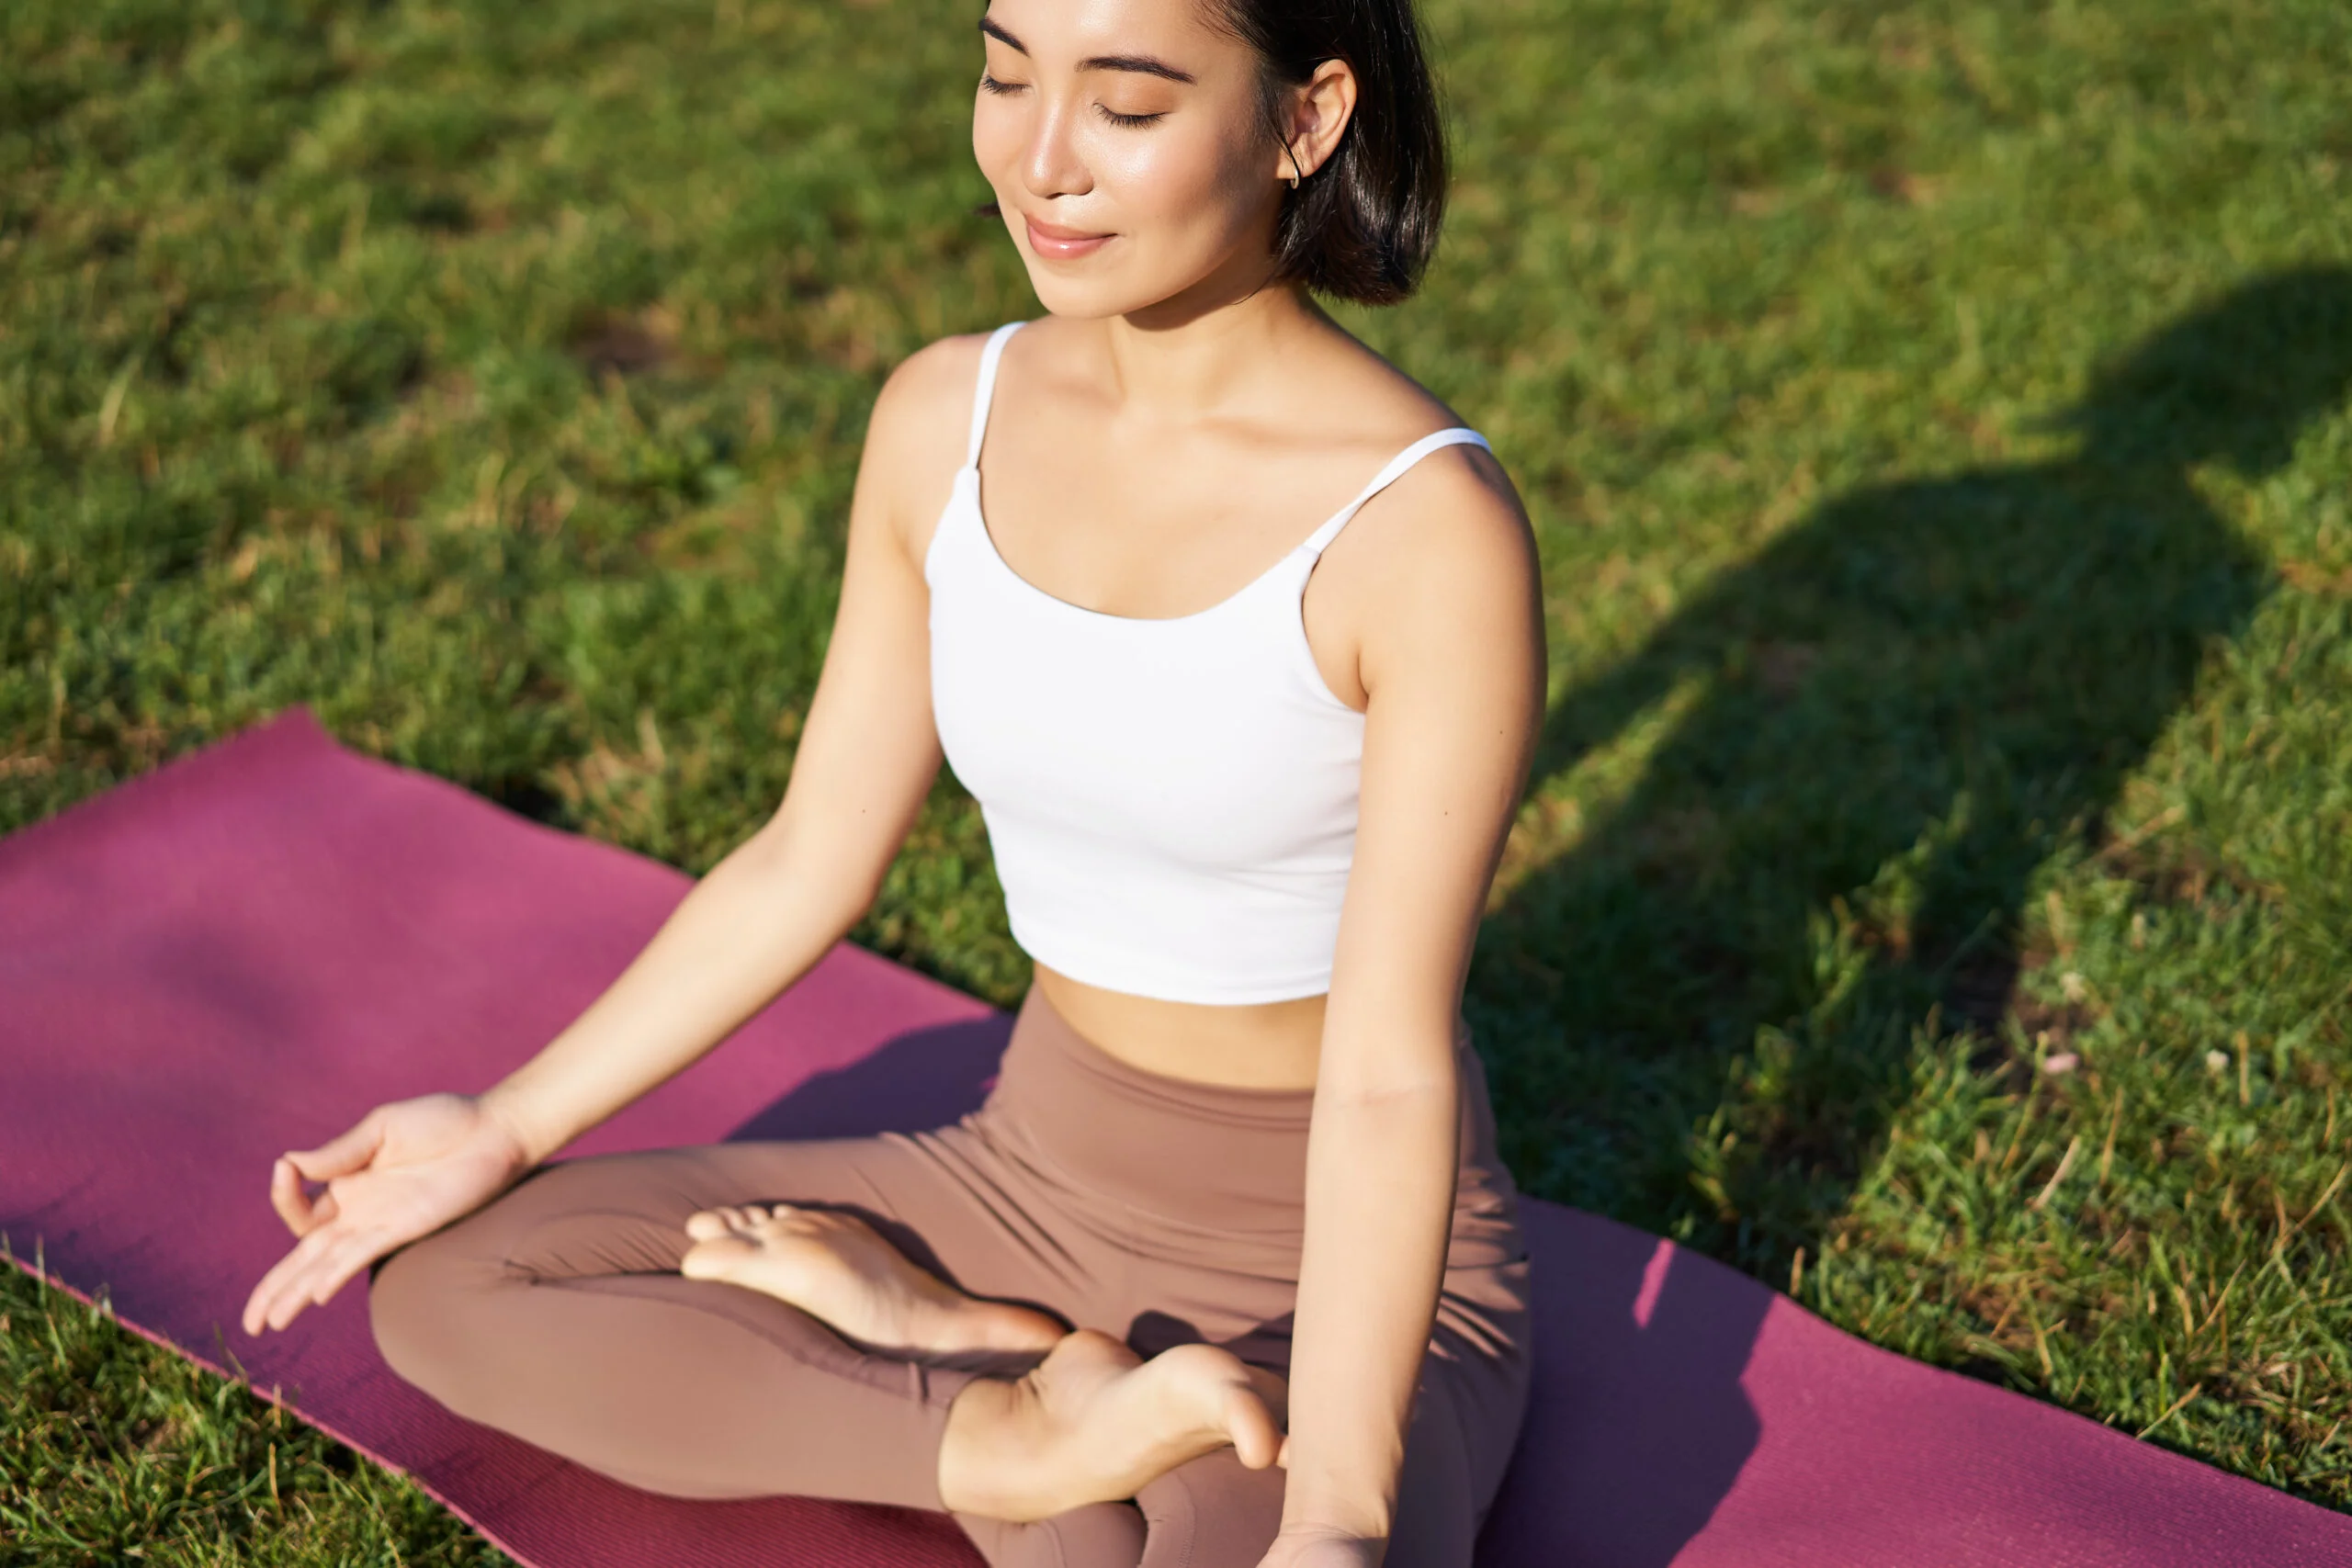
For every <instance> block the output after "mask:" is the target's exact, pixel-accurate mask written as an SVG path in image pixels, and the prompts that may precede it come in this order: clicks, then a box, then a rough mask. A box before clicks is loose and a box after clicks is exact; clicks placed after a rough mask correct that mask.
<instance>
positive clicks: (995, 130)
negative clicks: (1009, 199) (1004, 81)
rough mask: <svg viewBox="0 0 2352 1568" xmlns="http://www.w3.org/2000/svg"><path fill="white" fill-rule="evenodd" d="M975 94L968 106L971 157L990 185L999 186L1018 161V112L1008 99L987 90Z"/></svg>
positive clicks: (1008, 176)
mask: <svg viewBox="0 0 2352 1568" xmlns="http://www.w3.org/2000/svg"><path fill="white" fill-rule="evenodd" d="M977 97H978V101H977V102H976V103H974V104H973V106H972V160H973V162H975V163H977V164H979V166H980V173H982V174H983V175H987V176H988V179H989V184H990V185H992V186H999V187H1001V186H1004V185H1005V184H1006V183H1007V182H1008V181H1009V180H1010V179H1011V178H1012V175H1013V174H1014V172H1015V169H1016V166H1017V165H1018V164H1019V162H1020V158H1021V142H1022V138H1023V119H1022V116H1021V113H1020V111H1019V110H1018V109H1016V108H1015V107H1013V106H1012V104H1011V103H1008V102H1006V101H1005V100H1003V99H1001V98H999V97H997V96H995V95H993V94H991V93H987V92H982V93H980V94H978V95H977Z"/></svg>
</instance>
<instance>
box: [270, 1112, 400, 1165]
mask: <svg viewBox="0 0 2352 1568" xmlns="http://www.w3.org/2000/svg"><path fill="white" fill-rule="evenodd" d="M383 1145H384V1111H383V1108H382V1107H381V1106H379V1107H377V1108H376V1109H375V1110H373V1111H369V1112H368V1114H367V1115H366V1116H364V1117H362V1118H360V1121H359V1124H358V1125H357V1126H356V1127H354V1128H352V1129H351V1131H349V1132H348V1133H345V1134H343V1135H342V1136H341V1137H339V1138H334V1139H331V1140H330V1141H328V1142H326V1143H323V1144H322V1145H319V1146H318V1147H317V1148H315V1149H289V1150H288V1151H287V1154H286V1158H287V1161H288V1163H289V1164H291V1165H292V1166H293V1167H294V1168H295V1169H296V1170H298V1171H300V1172H301V1173H302V1176H303V1178H304V1179H306V1180H310V1181H325V1180H328V1179H332V1178H334V1177H337V1176H348V1175H350V1174H351V1173H352V1172H353V1171H355V1170H360V1169H363V1168H366V1166H367V1164H368V1161H369V1160H372V1159H374V1158H375V1157H376V1151H377V1150H379V1149H380V1148H382V1147H383Z"/></svg>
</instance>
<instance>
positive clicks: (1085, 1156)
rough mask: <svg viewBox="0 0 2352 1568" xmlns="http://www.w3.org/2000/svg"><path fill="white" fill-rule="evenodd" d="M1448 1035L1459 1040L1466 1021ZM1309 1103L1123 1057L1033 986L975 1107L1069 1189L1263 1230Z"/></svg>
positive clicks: (1296, 1187)
mask: <svg viewBox="0 0 2352 1568" xmlns="http://www.w3.org/2000/svg"><path fill="white" fill-rule="evenodd" d="M1454 1043H1455V1047H1456V1049H1457V1050H1459V1051H1463V1052H1469V1051H1470V1048H1471V1047H1470V1040H1469V1033H1468V1030H1467V1027H1466V1025H1463V1024H1461V1023H1459V1022H1457V1024H1456V1029H1455V1039H1454ZM1314 1109H1315V1091H1314V1090H1313V1089H1249V1088H1237V1087H1232V1086H1228V1085H1224V1084H1212V1083H1201V1082H1196V1081H1193V1080H1192V1079H1189V1078H1176V1077H1167V1076H1165V1075H1163V1074H1159V1073H1153V1072H1148V1071H1146V1070H1144V1069H1143V1068H1140V1067H1137V1066H1132V1065H1130V1064H1128V1063H1126V1062H1123V1061H1121V1060H1120V1059H1119V1058H1118V1057H1116V1056H1114V1055H1111V1054H1110V1053H1109V1052H1107V1051H1105V1050H1103V1048H1102V1047H1101V1046H1099V1045H1097V1044H1095V1043H1093V1042H1092V1041H1091V1040H1089V1039H1087V1038H1086V1037H1085V1036H1084V1035H1082V1034H1080V1033H1079V1032H1078V1031H1077V1030H1076V1029H1075V1028H1074V1027H1072V1026H1071V1024H1070V1023H1069V1021H1068V1020H1066V1019H1064V1018H1063V1017H1062V1016H1061V1014H1060V1013H1058V1012H1057V1011H1056V1010H1054V1007H1053V1004H1052V1003H1051V1002H1049V1001H1047V1000H1046V996H1045V993H1044V992H1043V991H1042V990H1039V989H1038V988H1037V987H1034V986H1033V987H1031V988H1030V990H1029V993H1028V995H1027V996H1026V997H1025V998H1023V1001H1022V1004H1021V1009H1020V1011H1019V1013H1018V1014H1017V1015H1016V1017H1015V1019H1014V1021H1013V1029H1012V1040H1011V1041H1010V1042H1009V1043H1007V1046H1006V1048H1005V1054H1004V1058H1003V1062H1002V1064H1001V1067H1000V1068H999V1073H998V1078H997V1087H996V1089H995V1090H994V1091H993V1092H992V1093H991V1095H990V1097H989V1107H988V1110H987V1111H986V1112H985V1113H984V1115H985V1116H986V1118H987V1119H988V1120H989V1122H990V1123H991V1124H992V1125H994V1126H997V1127H1000V1128H1001V1129H1004V1130H1005V1132H1006V1133H1007V1134H1008V1135H1011V1136H1015V1137H1018V1138H1019V1139H1020V1140H1021V1141H1022V1142H1023V1144H1024V1145H1026V1146H1027V1148H1028V1149H1029V1151H1030V1152H1031V1153H1032V1154H1033V1155H1035V1156H1042V1158H1043V1160H1044V1161H1045V1162H1046V1164H1048V1165H1049V1166H1051V1167H1052V1168H1054V1169H1055V1170H1056V1171H1057V1173H1058V1174H1059V1175H1060V1176H1061V1177H1062V1178H1063V1179H1064V1180H1065V1181H1066V1182H1067V1183H1068V1184H1069V1185H1070V1186H1071V1187H1072V1188H1073V1189H1077V1190H1083V1191H1086V1192H1090V1193H1093V1194H1097V1195H1100V1196H1102V1197H1106V1198H1110V1199H1112V1200H1114V1201H1116V1202H1118V1203H1120V1204H1121V1205H1123V1206H1125V1207H1128V1208H1132V1209H1136V1210H1139V1211H1143V1212H1147V1213H1153V1214H1156V1215H1159V1216H1160V1217H1162V1218H1166V1219H1169V1220H1172V1221H1175V1222H1178V1223H1181V1224H1192V1225H1200V1226H1204V1227H1210V1228H1218V1229H1224V1228H1231V1227H1239V1228H1245V1229H1250V1230H1266V1229H1288V1228H1290V1227H1292V1226H1293V1225H1295V1223H1296V1221H1297V1217H1298V1211H1299V1209H1300V1206H1301V1205H1302V1204H1303V1203H1304V1201H1305V1196H1306V1192H1305V1189H1306V1134H1307V1128H1308V1125H1309V1123H1310V1122H1311V1120H1312V1118H1313V1114H1314ZM1465 1152H1466V1151H1465Z"/></svg>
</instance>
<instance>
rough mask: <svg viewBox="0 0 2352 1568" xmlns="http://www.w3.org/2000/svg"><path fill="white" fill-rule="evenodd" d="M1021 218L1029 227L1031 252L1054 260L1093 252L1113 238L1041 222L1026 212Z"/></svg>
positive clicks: (1067, 259)
mask: <svg viewBox="0 0 2352 1568" xmlns="http://www.w3.org/2000/svg"><path fill="white" fill-rule="evenodd" d="M1021 218H1022V221H1023V223H1025V224H1027V225H1028V228H1029V249H1030V250H1031V252H1033V253H1034V254H1036V255H1039V256H1042V257H1045V258H1046V259H1048V260H1052V261H1069V260H1071V259H1074V258H1076V257H1078V256H1082V255H1088V254H1092V253H1093V252H1095V251H1098V250H1100V249H1102V248H1103V245H1104V244H1105V243H1107V242H1109V241H1110V240H1111V239H1112V238H1113V236H1111V235H1109V234H1098V233H1091V232H1089V231H1086V230H1084V229H1064V228H1061V227H1059V226H1057V225H1056V224H1052V223H1040V222H1038V221H1037V220H1035V218H1032V217H1030V216H1029V215H1028V214H1027V213H1025V212H1024V213H1023V214H1022V215H1021Z"/></svg>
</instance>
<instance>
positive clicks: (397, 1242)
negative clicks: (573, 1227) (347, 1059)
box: [244, 1094, 532, 1334]
mask: <svg viewBox="0 0 2352 1568" xmlns="http://www.w3.org/2000/svg"><path fill="white" fill-rule="evenodd" d="M531 1164H532V1161H531V1157H530V1155H529V1152H528V1151H527V1150H526V1148H525V1147H524V1145H523V1141H522V1139H521V1138H519V1137H518V1136H516V1135H515V1133H514V1131H513V1130H512V1129H511V1128H509V1127H508V1126H506V1125H505V1124H504V1123H503V1122H500V1121H499V1120H498V1119H497V1117H496V1116H494V1115H492V1113H491V1112H490V1111H487V1110H485V1109H484V1108H483V1106H482V1104H481V1100H478V1099H475V1098H474V1097H472V1096H469V1095H460V1094H426V1095H420V1096H418V1097H417V1098H416V1099H414V1100H395V1101H393V1102H392V1103H391V1104H390V1105H379V1106H378V1107H377V1108H376V1109H375V1110H373V1111H369V1112H368V1114H367V1116H366V1117H365V1118H363V1119H362V1120H361V1121H360V1122H359V1124H358V1125H357V1126H356V1127H354V1128H352V1129H351V1131H349V1132H347V1133H345V1134H343V1135H342V1136H341V1137H339V1138H336V1139H335V1140H334V1141H333V1142H332V1143H329V1144H326V1145H322V1146H321V1147H319V1148H316V1149H307V1150H297V1151H295V1152H293V1153H289V1154H285V1155H281V1156H278V1159H277V1164H276V1165H275V1166H274V1167H272V1168H271V1170H270V1173H269V1201H270V1202H271V1203H272V1204H273V1205H274V1206H275V1207H276V1208H277V1213H278V1217H279V1218H280V1219H283V1220H284V1221H285V1222H286V1227H287V1229H288V1230H290V1231H292V1232H293V1233H294V1234H295V1235H298V1236H300V1237H301V1238H302V1239H301V1241H300V1243H299V1244H298V1245H297V1246H296V1247H295V1248H294V1250H293V1251H291V1252H289V1253H288V1254H287V1255H286V1256H285V1257H284V1258H280V1259H278V1261H277V1267H276V1268H274V1269H271V1270H270V1271H269V1272H268V1273H267V1274H266V1275H264V1276H263V1277H262V1280H261V1283H259V1284H258V1285H255V1286H254V1293H253V1294H252V1295H251V1296H250V1297H249V1298H247V1300H246V1302H245V1315H244V1325H245V1332H246V1333H248V1334H259V1333H260V1332H261V1330H262V1325H264V1324H267V1325H269V1326H270V1327H272V1328H283V1327H285V1326H286V1325H288V1323H291V1322H292V1321H293V1320H294V1318H295V1315H296V1314H299V1313H300V1312H301V1310H302V1309H303V1308H304V1307H306V1306H310V1305H311V1304H313V1303H318V1304H324V1303H326V1302H327V1301H328V1300H329V1299H330V1298H332V1297H333V1296H334V1293H335V1292H337V1291H339V1290H341V1289H342V1288H343V1284H344V1281H345V1280H348V1279H350V1278H351V1277H352V1276H353V1275H354V1274H356V1273H357V1272H359V1270H361V1269H365V1268H366V1267H368V1264H370V1263H372V1262H374V1261H375V1260H376V1259H377V1258H381V1257H383V1256H384V1255H385V1254H387V1253H389V1252H391V1251H392V1250H394V1249H395V1248H397V1247H402V1246H405V1245H406V1244H407V1243H409V1242H412V1241H414V1240H415V1239H416V1238H417V1237H419V1236H421V1235H429V1234H430V1233H432V1232H434V1231H436V1230H438V1229H440V1228H441V1227H442V1226H443V1225H445V1224H448V1223H449V1222H450V1221H452V1220H455V1219H458V1218H460V1217H462V1216H464V1215H466V1214H469V1213H473V1211H474V1210H476V1209H478V1208H480V1207H481V1205H482V1204H484V1203H486V1202H488V1201H490V1200H491V1199H492V1198H494V1197H496V1196H497V1195H498V1194H499V1193H500V1192H502V1191H503V1190H505V1189H507V1188H508V1187H510V1186H512V1185H513V1184H514V1183H515V1181H516V1180H517V1179H520V1178H521V1176H522V1175H523V1173H524V1172H525V1171H526V1170H528V1169H529V1168H531ZM305 1180H310V1181H323V1182H325V1183H326V1190H325V1191H324V1192H322V1193H320V1194H319V1195H318V1196H317V1197H316V1198H315V1199H313V1198H312V1197H311V1196H310V1194H309V1193H308V1192H306V1191H305V1190H304V1189H303V1186H302V1183H303V1182H304V1181H305Z"/></svg>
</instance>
